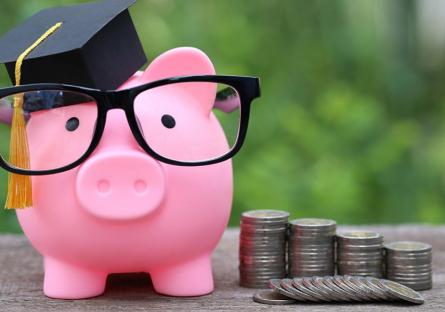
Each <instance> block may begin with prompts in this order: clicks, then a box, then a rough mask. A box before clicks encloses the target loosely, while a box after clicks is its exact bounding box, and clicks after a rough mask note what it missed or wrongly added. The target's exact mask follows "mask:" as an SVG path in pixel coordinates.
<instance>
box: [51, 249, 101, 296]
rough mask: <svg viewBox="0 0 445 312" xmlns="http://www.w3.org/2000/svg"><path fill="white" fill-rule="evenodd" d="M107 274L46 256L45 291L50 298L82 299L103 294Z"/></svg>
mask: <svg viewBox="0 0 445 312" xmlns="http://www.w3.org/2000/svg"><path fill="white" fill-rule="evenodd" d="M106 279H107V274H106V273H103V272H97V271H92V270H90V269H86V268H83V267H80V266H75V265H72V264H68V263H66V262H63V261H60V260H57V259H54V258H49V257H46V258H45V278H44V282H43V292H44V293H45V295H47V296H48V297H50V298H59V299H82V298H90V297H95V296H98V295H101V294H102V293H103V292H104V290H105V283H106Z"/></svg>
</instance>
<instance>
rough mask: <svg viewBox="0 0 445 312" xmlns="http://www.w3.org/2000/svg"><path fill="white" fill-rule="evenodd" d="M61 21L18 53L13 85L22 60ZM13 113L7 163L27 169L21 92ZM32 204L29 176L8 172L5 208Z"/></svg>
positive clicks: (26, 147) (17, 78) (16, 97)
mask: <svg viewBox="0 0 445 312" xmlns="http://www.w3.org/2000/svg"><path fill="white" fill-rule="evenodd" d="M61 26H62V23H57V24H55V25H54V26H52V27H51V28H49V29H48V30H47V31H46V32H45V33H44V34H43V35H42V36H41V37H40V38H39V39H37V40H36V42H34V43H33V44H32V45H31V46H30V47H29V48H27V49H26V50H25V51H24V52H23V53H22V54H20V56H19V58H18V59H17V62H16V63H15V85H16V86H19V85H20V80H21V69H22V64H23V60H24V59H25V58H26V57H27V56H28V55H29V53H31V52H32V50H34V49H35V48H36V47H38V46H39V44H41V43H42V42H43V41H44V40H45V39H46V38H48V37H49V36H51V35H52V34H53V33H54V32H55V31H56V30H57V29H59V28H60V27H61ZM13 110H14V111H13V115H12V124H11V141H10V144H9V163H10V164H12V165H14V166H15V167H17V168H21V169H29V167H30V160H29V148H28V138H27V135H26V122H25V115H24V113H23V94H17V95H16V96H15V97H14V102H13ZM30 206H32V184H31V177H30V176H28V175H21V174H16V173H9V176H8V194H7V198H6V203H5V208H6V209H18V208H26V207H30Z"/></svg>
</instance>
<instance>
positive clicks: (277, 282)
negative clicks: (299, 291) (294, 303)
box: [269, 279, 301, 300]
mask: <svg viewBox="0 0 445 312" xmlns="http://www.w3.org/2000/svg"><path fill="white" fill-rule="evenodd" d="M269 287H270V288H272V289H273V290H275V291H277V292H279V293H280V294H282V295H285V296H287V297H289V298H292V299H294V300H301V297H300V296H298V295H296V294H294V292H291V291H288V290H286V289H285V288H284V287H283V286H282V285H281V279H271V280H269Z"/></svg>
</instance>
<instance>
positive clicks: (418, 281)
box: [384, 241, 433, 290]
mask: <svg viewBox="0 0 445 312" xmlns="http://www.w3.org/2000/svg"><path fill="white" fill-rule="evenodd" d="M384 251H385V256H386V262H385V264H386V276H387V278H388V279H390V280H393V281H396V282H398V283H400V284H403V285H405V286H408V287H411V288H412V289H415V290H426V289H431V288H432V287H433V280H432V266H431V261H432V247H431V245H429V244H425V243H420V242H408V241H402V242H393V243H389V244H385V246H384Z"/></svg>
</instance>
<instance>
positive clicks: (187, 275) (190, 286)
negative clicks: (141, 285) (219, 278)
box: [150, 256, 213, 297]
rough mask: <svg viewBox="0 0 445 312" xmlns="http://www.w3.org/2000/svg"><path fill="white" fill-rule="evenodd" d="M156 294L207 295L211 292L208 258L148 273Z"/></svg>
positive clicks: (210, 270) (211, 284) (211, 279)
mask: <svg viewBox="0 0 445 312" xmlns="http://www.w3.org/2000/svg"><path fill="white" fill-rule="evenodd" d="M150 275H151V279H152V281H153V287H154V289H155V290H156V292H157V293H159V294H163V295H168V296H176V297H193V296H202V295H207V294H209V293H211V292H212V291H213V276H212V267H211V261H210V257H209V256H205V257H200V258H196V259H194V260H191V261H189V262H186V263H180V264H176V265H173V266H168V267H165V268H158V269H156V270H152V271H151V272H150Z"/></svg>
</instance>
